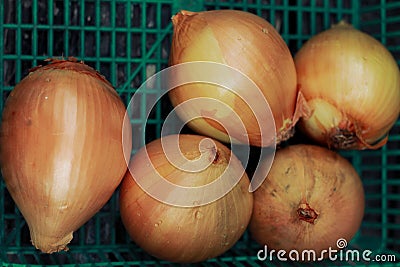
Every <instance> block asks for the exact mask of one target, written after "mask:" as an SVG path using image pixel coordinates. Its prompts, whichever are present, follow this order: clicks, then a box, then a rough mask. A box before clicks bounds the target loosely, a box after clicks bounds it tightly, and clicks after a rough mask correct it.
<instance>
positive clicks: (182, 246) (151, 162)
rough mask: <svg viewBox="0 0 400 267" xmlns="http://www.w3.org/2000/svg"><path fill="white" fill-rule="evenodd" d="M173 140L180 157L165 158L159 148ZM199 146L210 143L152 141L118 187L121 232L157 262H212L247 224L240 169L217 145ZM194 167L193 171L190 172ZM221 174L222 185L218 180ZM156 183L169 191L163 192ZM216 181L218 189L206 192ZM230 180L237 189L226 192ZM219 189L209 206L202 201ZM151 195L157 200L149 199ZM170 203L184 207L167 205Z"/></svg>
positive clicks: (249, 199) (245, 182)
mask: <svg viewBox="0 0 400 267" xmlns="http://www.w3.org/2000/svg"><path fill="white" fill-rule="evenodd" d="M178 138H179V148H180V151H181V153H182V154H180V153H170V152H168V151H169V150H168V148H166V147H165V146H168V144H175V142H174V139H178ZM202 140H203V141H202ZM204 140H205V141H207V140H208V141H210V139H208V138H207V139H204V137H202V136H198V135H184V134H181V135H169V136H165V137H163V138H161V139H157V140H155V141H153V142H151V143H149V144H147V145H146V146H145V147H143V148H142V149H140V150H139V151H138V152H137V154H135V155H134V157H133V158H132V160H131V162H130V165H129V170H130V171H128V172H127V173H126V175H125V178H124V179H123V181H122V184H121V188H120V211H121V218H122V222H123V224H124V226H125V228H126V230H127V232H128V233H129V235H130V237H131V238H132V239H133V241H134V242H135V243H136V244H138V245H139V246H140V247H141V248H142V249H143V250H145V251H147V252H148V253H149V254H151V255H153V256H155V257H158V258H160V259H162V260H168V261H172V262H181V263H193V262H200V261H203V260H206V259H209V258H213V257H216V256H218V255H220V254H222V253H223V252H225V251H227V250H228V249H230V248H231V247H232V246H233V245H234V244H235V242H236V241H237V240H238V239H239V238H240V236H241V235H242V234H243V232H244V231H245V229H246V228H247V225H248V223H249V220H250V216H251V212H252V205H253V196H252V194H251V193H249V191H248V187H249V179H248V177H247V175H246V173H245V172H244V169H243V167H242V165H241V163H240V162H239V160H238V159H237V158H236V157H235V156H234V155H233V153H232V152H231V151H230V150H229V149H228V148H227V147H225V146H223V145H222V144H221V143H219V142H217V141H212V143H214V144H213V145H209V144H207V142H204ZM163 142H164V143H165V144H167V145H165V144H164V145H163ZM204 143H205V144H204ZM176 144H177V143H176ZM163 146H164V148H163ZM168 154H169V155H168ZM179 155H182V156H183V158H184V159H185V160H186V161H182V160H181V159H180V156H179ZM191 163H194V165H193V166H192V167H189V166H190V164H191ZM196 166H197V167H199V168H200V170H199V171H194V168H196ZM188 168H190V170H189V169H188ZM224 173H225V174H226V177H227V178H228V179H224V178H222V176H223V175H224ZM160 178H161V179H166V180H167V181H168V182H170V183H173V184H174V185H175V186H174V187H173V188H171V189H168V188H166V187H165V186H164V185H163V183H161V182H160ZM237 178H239V179H237ZM221 179H222V181H224V183H223V184H222V185H221V186H220V187H216V186H212V185H213V183H215V182H216V181H217V180H218V181H220V180H221ZM232 180H237V183H235V185H234V187H233V189H232V190H230V187H231V185H230V182H231V181H232ZM210 185H211V186H212V188H211V189H210ZM194 188H197V189H200V192H198V191H196V190H194ZM221 188H222V189H224V190H225V194H224V195H223V196H221V197H220V198H218V199H217V200H215V201H211V202H209V201H208V200H207V199H208V196H209V195H214V194H218V192H217V191H218V190H220V189H221ZM151 189H155V190H157V191H158V192H159V193H161V196H162V197H160V196H159V197H157V198H156V197H155V196H154V195H153V193H154V191H153V192H152V194H150V193H149V192H150V191H151ZM182 189H187V191H181V190H182ZM197 192H198V193H197ZM193 195H194V196H193ZM171 199H180V200H183V201H189V202H188V203H187V204H180V205H177V204H173V205H171V204H168V203H169V202H170V200H171Z"/></svg>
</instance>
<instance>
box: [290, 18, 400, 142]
mask: <svg viewBox="0 0 400 267" xmlns="http://www.w3.org/2000/svg"><path fill="white" fill-rule="evenodd" d="M295 64H296V70H297V79H298V86H299V90H300V92H301V93H302V94H303V96H304V97H305V99H306V101H307V104H308V107H309V109H310V112H311V113H312V115H311V116H309V118H308V119H301V120H300V122H299V124H298V125H299V128H300V129H302V130H303V131H304V132H305V133H306V134H307V135H308V136H309V137H311V138H312V139H313V140H315V141H317V142H318V143H319V144H322V145H325V146H329V147H331V148H336V149H377V148H380V147H382V146H383V145H384V144H385V143H386V141H387V135H388V132H389V131H390V129H391V128H392V127H393V125H394V123H395V122H396V120H397V118H398V117H399V114H400V72H399V68H398V65H397V63H396V61H395V59H394V58H393V56H392V55H391V54H390V52H389V51H388V50H387V49H386V48H385V47H384V46H383V45H382V44H381V43H380V42H379V41H378V40H376V39H375V38H373V37H372V36H370V35H368V34H366V33H363V32H361V31H359V30H357V29H355V28H353V27H352V26H351V25H349V24H347V23H345V22H340V23H339V24H337V25H335V26H333V27H332V28H330V29H328V30H326V31H323V32H321V33H319V34H317V35H315V36H314V37H312V38H311V39H310V40H308V41H307V42H306V43H305V44H304V45H303V47H301V48H300V50H299V51H298V53H297V54H296V56H295Z"/></svg>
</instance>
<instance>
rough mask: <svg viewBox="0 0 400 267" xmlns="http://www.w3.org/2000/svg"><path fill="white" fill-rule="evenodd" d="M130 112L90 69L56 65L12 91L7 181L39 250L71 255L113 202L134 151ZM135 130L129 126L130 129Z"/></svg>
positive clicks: (1, 151)
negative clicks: (74, 243) (88, 225)
mask: <svg viewBox="0 0 400 267" xmlns="http://www.w3.org/2000/svg"><path fill="white" fill-rule="evenodd" d="M124 115H125V107H124V104H123V102H122V101H121V100H120V98H119V96H118V94H117V93H116V91H115V90H114V89H113V88H112V86H111V84H110V83H109V82H107V81H106V80H105V78H104V77H102V76H101V75H100V74H99V73H97V72H96V71H95V70H93V69H92V68H90V67H89V66H87V65H85V64H83V63H78V62H76V60H75V61H64V60H53V61H52V62H51V64H48V65H46V66H43V67H37V68H36V69H34V70H32V71H31V72H30V73H29V75H28V76H27V77H25V78H24V79H23V80H21V82H19V83H18V84H17V85H16V86H15V88H14V89H13V90H12V91H11V93H10V96H9V97H8V99H7V101H6V105H5V107H4V111H3V116H2V124H1V129H0V163H1V170H2V175H3V178H4V180H5V183H6V185H7V189H8V190H9V192H10V194H11V196H12V198H13V199H14V201H15V203H16V204H17V206H18V208H19V209H20V211H21V213H22V215H23V216H24V218H25V219H26V221H27V223H28V226H29V230H30V235H31V240H32V244H33V245H34V246H35V247H36V248H38V249H40V250H41V251H43V252H46V253H52V252H58V251H61V250H67V249H68V248H67V247H66V245H67V244H68V243H69V242H70V241H71V239H72V237H73V235H72V234H73V231H75V230H77V229H78V228H79V227H80V226H82V225H83V224H84V223H85V222H86V221H88V220H89V219H90V218H91V217H92V216H93V215H94V214H95V213H96V212H97V211H98V210H99V209H100V208H101V207H102V206H103V205H104V204H105V203H106V202H107V200H108V199H109V198H110V197H111V195H112V193H113V192H114V190H115V189H116V187H117V186H118V184H119V183H120V181H121V180H122V178H123V175H124V173H125V171H126V169H127V164H126V160H125V157H124V153H123V144H122V135H123V133H124V134H125V135H126V136H125V137H126V138H124V139H125V140H127V141H126V142H125V144H124V147H125V151H126V152H128V151H129V150H130V142H129V140H131V138H128V137H129V135H130V131H131V130H130V128H126V129H124V131H123V130H122V129H123V120H124ZM126 125H129V124H126Z"/></svg>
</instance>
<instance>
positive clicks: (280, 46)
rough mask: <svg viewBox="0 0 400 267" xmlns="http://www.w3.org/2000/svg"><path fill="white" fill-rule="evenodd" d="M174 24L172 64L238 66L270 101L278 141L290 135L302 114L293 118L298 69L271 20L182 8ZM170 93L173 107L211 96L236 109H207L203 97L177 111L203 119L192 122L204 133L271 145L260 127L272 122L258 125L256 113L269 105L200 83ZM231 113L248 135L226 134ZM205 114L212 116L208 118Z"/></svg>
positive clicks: (225, 139) (233, 12)
mask: <svg viewBox="0 0 400 267" xmlns="http://www.w3.org/2000/svg"><path fill="white" fill-rule="evenodd" d="M172 22H173V25H174V33H173V39H172V47H171V54H170V64H171V65H175V64H180V63H185V62H193V61H211V62H217V63H222V64H225V65H228V66H230V67H233V68H234V69H237V70H238V71H240V72H242V73H243V74H245V75H246V76H247V77H249V78H250V79H251V80H252V81H253V82H254V83H255V84H256V85H257V87H259V89H260V90H261V92H262V94H263V95H264V97H265V99H266V100H267V102H268V104H269V106H270V108H271V110H272V114H273V118H274V120H275V127H276V132H277V135H276V141H277V143H279V142H281V141H284V140H286V139H288V138H289V137H291V136H292V134H293V126H294V124H295V123H296V121H297V120H298V117H299V116H300V115H301V114H300V113H299V114H297V115H296V116H295V109H296V106H297V105H296V103H297V102H298V101H297V98H298V95H297V87H296V70H295V66H294V62H293V58H292V56H291V54H290V51H289V49H288V47H287V45H286V43H285V42H284V40H283V39H282V38H281V36H280V35H279V33H278V32H277V31H276V30H275V29H274V27H273V26H272V25H271V24H270V23H269V22H267V21H266V20H264V19H263V18H261V17H259V16H256V15H254V14H251V13H248V12H244V11H237V10H212V11H203V12H190V11H185V10H183V11H180V12H179V13H177V14H176V15H175V16H173V18H172ZM183 75H185V74H183ZM231 79H232V77H227V80H229V81H230V80H231ZM231 84H232V85H231V89H233V90H234V91H235V92H236V93H237V94H238V95H239V96H241V97H244V96H246V95H249V94H250V93H251V92H249V90H248V88H240V85H238V84H236V82H235V81H234V80H232V81H231ZM238 87H239V88H238ZM169 97H170V99H171V102H172V104H173V105H174V106H177V105H179V104H180V103H182V102H185V101H187V100H189V99H193V98H198V97H209V98H213V99H217V100H220V101H222V102H224V103H225V104H227V105H229V106H230V107H231V108H232V109H233V112H230V113H227V112H223V111H222V109H219V108H218V106H213V107H208V106H207V105H206V104H202V102H201V101H200V100H199V101H198V102H196V105H193V107H192V109H191V110H188V109H186V110H184V111H182V112H178V115H179V116H180V117H181V118H182V119H183V120H184V121H187V120H188V119H191V118H195V117H200V118H196V119H194V120H192V121H190V122H189V123H188V125H189V126H190V127H191V128H192V129H194V130H195V131H196V132H198V133H200V134H204V135H207V136H211V137H213V138H216V139H218V140H220V141H223V142H233V143H247V142H249V143H250V144H251V145H254V146H268V145H270V143H271V142H270V140H263V138H264V139H265V138H267V136H262V135H261V131H260V127H262V126H263V125H265V124H268V123H265V122H264V121H261V122H259V123H260V124H261V126H259V125H258V122H257V120H256V117H255V116H254V114H253V113H256V114H261V112H260V110H262V109H264V108H265V107H264V106H263V105H262V104H263V102H262V101H260V105H259V106H254V105H253V106H250V107H249V105H248V103H246V102H245V101H244V100H243V99H241V98H240V97H238V96H237V95H235V94H234V93H233V92H231V91H229V90H227V89H225V88H223V87H219V86H216V85H211V84H202V83H191V84H185V85H182V86H179V87H177V88H175V89H173V90H171V91H169ZM250 97H251V96H250ZM296 101H297V102H296ZM231 113H236V114H237V115H238V116H239V117H240V119H241V121H242V122H243V123H244V126H245V127H246V130H247V133H243V132H240V131H238V132H232V133H230V136H228V133H227V131H226V130H225V129H224V127H226V126H227V125H229V124H230V123H231V121H232V119H231V116H232V115H231ZM205 115H207V116H210V117H212V119H210V118H204V117H205ZM215 121H217V122H218V123H216V122H215ZM232 128H235V127H232ZM229 137H231V138H232V140H231V139H230V138H229ZM247 138H249V141H247Z"/></svg>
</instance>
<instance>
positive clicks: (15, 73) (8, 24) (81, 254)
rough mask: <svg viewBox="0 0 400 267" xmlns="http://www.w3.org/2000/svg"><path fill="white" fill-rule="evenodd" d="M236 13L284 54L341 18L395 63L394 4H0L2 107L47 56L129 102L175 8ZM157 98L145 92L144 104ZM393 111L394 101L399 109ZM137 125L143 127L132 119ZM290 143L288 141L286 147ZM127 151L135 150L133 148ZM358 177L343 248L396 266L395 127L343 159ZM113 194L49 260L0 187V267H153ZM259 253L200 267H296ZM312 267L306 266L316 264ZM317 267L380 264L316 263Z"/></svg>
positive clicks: (155, 129) (263, 0) (399, 228)
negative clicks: (88, 70)
mask: <svg viewBox="0 0 400 267" xmlns="http://www.w3.org/2000/svg"><path fill="white" fill-rule="evenodd" d="M227 8H229V9H239V10H247V11H249V12H252V13H255V14H257V15H259V16H261V17H263V18H265V19H267V20H268V21H270V22H271V23H272V24H273V25H275V26H276V27H277V28H279V31H280V33H281V34H282V36H283V38H284V39H285V41H286V42H287V44H288V46H289V48H290V50H291V51H292V53H295V52H296V51H297V50H298V49H299V47H300V46H301V45H302V44H303V43H304V41H306V40H307V39H309V38H310V37H311V36H312V35H314V34H316V33H318V32H320V31H322V30H324V29H327V28H329V26H330V25H331V24H332V23H336V22H338V21H339V20H341V19H346V20H347V21H349V22H351V23H352V24H353V25H354V26H355V27H357V28H359V29H362V30H364V31H366V32H368V33H370V34H372V35H373V36H374V37H376V38H378V39H379V40H380V41H381V42H382V43H384V44H385V45H386V47H387V48H388V49H389V50H391V52H392V53H393V55H394V56H395V58H396V60H397V62H400V3H399V2H398V1H389V0H386V1H385V0H370V1H356V0H354V1H345V0H332V1H324V0H303V1H292V0H249V1H242V0H221V1H217V0H194V1H185V0H160V1H156V0H146V1H138V0H115V1H113V0H96V1H95V0H86V1H85V0H72V1H67V0H36V1H31V0H1V2H0V92H1V95H2V101H1V102H0V110H2V109H3V105H4V101H5V100H6V98H7V96H8V94H9V92H10V91H11V90H12V88H13V87H14V85H15V84H16V83H17V82H18V81H20V80H21V79H22V78H23V77H24V76H25V75H26V74H27V73H28V70H29V69H30V68H31V67H33V66H36V65H40V64H44V61H43V60H44V59H46V58H49V57H60V56H64V57H68V56H75V57H77V58H79V59H82V60H84V61H85V63H87V64H89V65H91V66H93V67H94V68H96V69H97V70H99V71H100V72H101V73H102V74H104V75H105V76H106V77H107V79H108V80H109V81H110V82H111V83H112V84H113V85H114V86H115V88H116V89H117V91H118V92H119V94H120V95H121V97H122V99H123V100H124V101H125V103H126V104H128V102H129V100H130V98H131V97H132V95H133V94H134V92H135V90H136V89H137V88H138V87H139V86H140V85H141V84H142V83H143V82H144V81H145V80H146V78H147V77H149V76H151V75H152V74H154V73H155V72H157V71H159V70H161V69H163V68H165V67H167V62H168V54H169V49H170V42H171V33H172V25H171V21H170V17H171V15H173V14H174V13H175V12H177V11H178V10H179V9H187V10H192V11H199V10H209V9H227ZM154 97H155V95H151V94H144V96H143V98H142V101H143V102H142V105H146V103H147V101H146V99H149V100H150V99H152V98H154ZM399 105H400V103H399ZM169 109H170V105H169V103H168V101H162V102H160V103H159V104H158V105H157V106H156V108H155V110H154V112H152V115H151V117H150V120H149V121H148V122H147V126H146V127H147V131H148V136H147V140H146V141H150V140H152V139H155V138H157V137H159V134H160V129H161V124H162V121H163V118H164V117H165V112H166V111H168V110H169ZM137 123H138V124H144V119H143V118H139V119H138V120H137ZM293 142H296V139H294V141H293ZM134 146H135V149H137V148H139V146H140V144H134ZM343 155H344V156H346V157H347V158H348V159H349V160H351V162H352V163H353V165H354V167H355V168H356V169H357V171H358V173H359V174H360V175H361V177H362V179H363V182H364V187H365V192H366V213H365V217H364V220H363V223H362V226H361V229H360V231H359V232H358V233H357V235H356V237H355V238H354V239H353V240H352V242H351V246H352V247H353V248H357V249H359V250H362V249H369V250H372V251H373V253H374V254H380V255H395V256H396V262H397V263H394V262H392V263H389V262H386V263H384V265H385V266H392V265H393V266H395V265H396V264H397V265H396V266H399V265H398V264H399V263H398V262H399V261H400V121H398V122H397V124H396V125H395V127H394V128H393V129H392V131H391V135H390V138H389V142H388V143H387V145H386V146H384V147H383V148H382V149H379V150H376V151H348V152H343ZM117 199H118V191H117V192H116V193H115V194H114V196H113V197H112V199H111V200H110V201H109V202H108V203H107V204H106V206H105V207H104V208H103V209H102V210H101V211H100V212H99V213H98V214H97V215H96V216H95V217H94V218H93V219H91V220H90V221H89V222H88V223H86V224H85V225H84V226H83V227H81V228H80V229H79V230H78V231H77V232H76V233H75V234H74V239H73V241H72V243H71V244H70V246H69V247H70V251H69V252H62V253H56V254H52V255H47V254H43V253H39V252H38V251H37V250H35V249H34V248H33V246H32V245H31V244H30V240H29V231H28V228H27V225H26V223H25V221H24V219H23V218H22V216H21V215H20V213H19V211H18V209H17V208H16V207H15V205H14V203H13V202H12V200H11V197H10V195H9V193H8V191H7V189H6V187H5V185H4V183H3V181H2V180H0V263H2V265H3V266H44V265H57V266H132V265H137V266H142V265H147V266H158V265H173V264H171V263H169V262H164V261H158V260H157V259H155V258H153V257H151V256H149V255H148V254H146V253H145V252H143V251H142V250H141V249H140V248H138V247H137V246H136V245H135V244H134V243H132V242H131V241H130V239H129V237H128V235H127V234H126V232H125V230H124V228H123V226H122V223H121V220H120V217H119V211H118V201H117ZM260 248H261V247H260V246H258V245H257V244H255V242H254V241H252V240H251V238H250V237H249V236H248V234H247V233H246V234H245V235H244V236H243V238H242V239H241V240H240V241H239V242H238V243H237V244H236V245H235V246H234V247H233V248H232V249H231V250H230V251H228V252H227V253H225V254H224V255H222V256H220V257H218V258H216V259H212V260H209V261H208V262H205V263H203V264H198V265H203V266H236V265H237V266H264V265H266V264H268V265H269V266H280V265H284V266H287V265H299V266H300V265H302V264H300V263H291V264H288V263H285V262H280V261H277V260H275V261H273V262H269V261H267V262H262V261H259V260H258V259H257V256H256V255H257V251H258V250H259V249H260ZM316 264H317V263H312V264H308V265H310V266H315V265H316ZM318 264H319V265H323V266H353V265H363V264H372V265H378V262H370V263H367V262H345V261H337V262H330V261H324V262H320V263H318Z"/></svg>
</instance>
